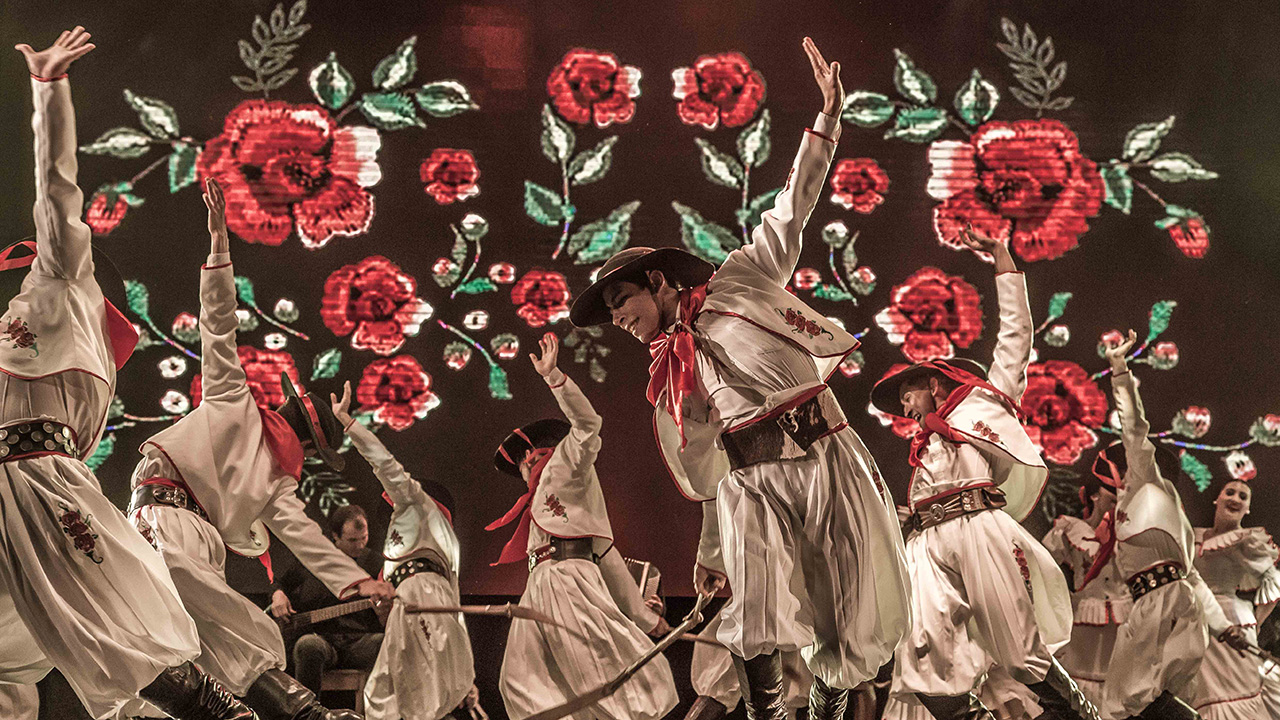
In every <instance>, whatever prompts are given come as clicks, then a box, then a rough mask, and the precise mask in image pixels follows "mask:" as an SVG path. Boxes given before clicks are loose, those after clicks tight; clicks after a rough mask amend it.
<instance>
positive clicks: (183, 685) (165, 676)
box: [138, 662, 258, 720]
mask: <svg viewBox="0 0 1280 720" xmlns="http://www.w3.org/2000/svg"><path fill="white" fill-rule="evenodd" d="M138 697H140V698H142V699H143V700H146V701H147V702H149V703H151V704H152V705H155V706H156V707H158V708H160V709H161V710H163V711H165V712H166V713H167V714H168V715H169V716H170V717H173V718H177V720H258V716H257V715H255V714H254V713H253V711H252V710H250V709H249V706H248V705H245V704H244V703H243V702H240V699H239V698H237V697H236V696H235V695H232V694H231V693H230V692H228V691H227V689H226V688H224V687H222V685H220V684H218V681H217V680H214V679H213V678H211V677H209V676H208V675H206V674H205V673H204V671H203V670H201V669H200V668H198V667H196V666H195V665H192V664H191V663H189V662H184V663H182V664H181V665H178V666H176V667H171V668H168V669H166V670H164V671H163V672H161V673H160V675H159V676H157V677H156V679H155V680H152V681H151V684H150V685H148V686H146V687H144V688H142V689H141V690H139V691H138Z"/></svg>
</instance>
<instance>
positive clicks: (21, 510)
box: [0, 27, 251, 720]
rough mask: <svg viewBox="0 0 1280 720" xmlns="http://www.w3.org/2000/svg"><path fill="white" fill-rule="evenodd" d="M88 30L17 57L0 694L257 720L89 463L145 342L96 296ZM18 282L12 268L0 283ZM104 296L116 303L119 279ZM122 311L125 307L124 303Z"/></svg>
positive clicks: (3, 369)
mask: <svg viewBox="0 0 1280 720" xmlns="http://www.w3.org/2000/svg"><path fill="white" fill-rule="evenodd" d="M88 40H89V34H88V33H86V32H85V31H84V28H82V27H77V28H76V29H75V30H72V31H69V32H64V33H62V35H60V36H59V37H58V40H57V42H55V43H54V44H53V46H52V47H50V48H48V49H46V50H43V51H41V52H35V51H33V50H32V49H31V47H30V46H29V45H25V44H24V45H18V46H17V49H18V50H20V51H21V52H22V53H23V55H25V56H26V59H27V67H28V69H29V70H30V71H31V77H32V81H31V90H32V95H33V99H34V104H35V113H34V115H33V117H32V129H33V130H34V131H35V168H36V203H35V210H34V217H35V224H36V238H35V243H34V250H35V256H34V258H32V257H31V256H30V255H29V254H27V255H26V256H25V257H20V253H21V252H23V251H25V252H27V253H29V252H30V250H31V249H32V247H33V246H32V245H30V244H26V243H22V244H19V245H17V246H11V247H10V248H7V249H6V250H5V251H4V252H3V253H0V255H3V257H4V265H5V266H6V267H8V268H15V267H21V266H22V265H23V264H24V263H25V264H27V265H28V266H29V270H28V271H27V272H26V276H25V278H24V279H23V280H22V283H21V288H20V290H18V291H17V292H16V294H14V293H11V294H9V295H8V297H7V298H6V301H7V307H6V308H5V312H4V316H3V319H2V320H0V323H2V326H3V327H5V328H7V330H6V333H7V334H6V336H5V337H3V338H0V627H3V628H4V631H3V633H0V682H7V683H19V684H21V683H27V684H30V683H35V682H36V681H38V680H39V679H40V678H42V677H44V675H45V674H46V673H48V672H49V670H50V669H51V668H52V667H55V666H56V667H57V668H58V669H59V670H61V671H62V674H63V675H65V676H66V678H67V681H68V682H69V683H70V684H71V687H72V688H73V689H74V690H75V692H76V695H77V696H79V698H80V701H81V702H82V703H83V704H84V706H85V708H87V709H88V711H89V713H90V714H91V715H93V717H95V718H107V717H112V716H114V715H115V714H116V713H117V712H118V711H119V710H120V709H121V708H122V707H123V706H124V705H125V704H126V703H128V702H130V701H135V702H136V698H137V697H139V696H141V697H144V698H146V699H147V700H150V701H151V702H153V703H155V704H156V705H158V706H160V707H161V708H163V709H164V710H165V712H167V713H169V714H170V715H172V716H173V717H175V718H179V719H180V720H181V719H188V718H189V719H195V718H201V719H207V718H220V719H222V720H227V719H230V718H248V717H251V712H250V711H249V709H248V708H247V707H245V706H244V705H243V704H242V703H240V702H239V701H238V700H236V699H235V698H234V697H232V696H231V695H230V694H229V693H227V691H226V690H224V689H223V688H222V687H221V686H219V685H218V684H217V683H216V682H215V681H214V680H212V679H211V678H209V677H208V676H207V675H205V674H204V673H203V672H201V671H200V670H199V669H197V668H196V667H195V666H193V665H192V664H191V663H190V660H192V659H193V658H195V657H196V655H198V654H199V645H198V642H197V638H196V628H195V625H194V624H193V623H192V621H191V618H190V617H188V615H187V613H186V611H185V610H184V609H183V607H182V602H181V600H180V599H179V597H178V593H177V591H176V590H175V589H174V584H173V582H172V581H171V580H170V579H169V572H168V570H167V569H165V566H164V562H163V561H162V560H161V559H160V558H159V557H158V556H157V555H156V553H155V550H153V549H152V548H151V547H150V546H148V545H147V542H146V541H145V540H143V539H142V537H141V536H139V535H138V533H137V531H135V530H134V529H133V527H132V526H131V525H129V523H128V521H127V520H126V519H125V518H124V516H123V515H121V514H120V511H119V510H117V509H116V508H115V506H113V505H112V504H111V503H110V502H109V501H108V500H107V498H106V497H104V496H103V495H102V490H101V487H100V486H99V484H98V480H97V478H95V477H94V475H93V473H92V472H91V471H90V470H89V468H88V466H86V465H85V464H84V462H83V461H82V459H83V458H86V457H89V456H90V455H91V454H93V451H94V448H95V447H96V446H97V444H98V441H99V439H100V438H101V435H102V431H103V428H104V427H105V426H106V420H107V408H108V406H109V405H110V404H111V398H112V396H113V395H114V393H115V386H116V371H117V370H118V369H119V368H120V367H121V366H123V365H124V362H125V360H127V359H128V357H129V354H130V353H131V352H132V351H133V347H134V345H135V344H136V343H137V340H138V336H137V333H136V332H134V331H133V326H132V324H131V323H129V321H128V320H126V319H125V318H124V316H123V315H121V314H120V311H119V310H118V309H116V307H115V306H113V305H112V304H111V303H109V302H107V301H106V299H105V298H104V297H103V289H104V286H102V285H100V284H99V280H98V279H97V278H95V271H97V273H98V274H99V276H106V275H108V274H109V273H108V272H107V271H108V270H109V269H110V268H109V261H107V260H106V259H105V258H99V261H98V262H97V263H95V262H94V259H93V257H92V250H91V247H90V231H89V228H88V226H86V225H85V224H84V223H83V222H81V221H80V213H81V211H82V209H83V207H84V196H83V195H82V194H81V192H80V189H79V188H78V187H76V130H75V114H74V111H73V110H72V106H71V86H70V81H68V80H67V75H66V73H67V68H68V67H69V66H70V65H71V63H72V61H74V60H76V59H78V58H80V57H83V56H84V55H85V53H88V52H89V51H90V50H92V49H93V47H94V46H93V45H92V44H91V43H89V41H88ZM15 272H18V271H17V270H15V269H9V270H7V271H6V272H5V273H4V274H5V275H7V276H10V277H11V275H10V274H11V273H15ZM105 289H106V290H107V292H110V293H112V294H113V295H115V296H117V297H119V298H123V283H122V281H121V280H119V279H118V277H117V278H116V279H115V280H114V285H110V284H109V285H108V286H106V288H105ZM121 301H123V300H121Z"/></svg>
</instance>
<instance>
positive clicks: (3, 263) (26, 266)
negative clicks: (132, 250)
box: [0, 235, 129, 313]
mask: <svg viewBox="0 0 1280 720" xmlns="http://www.w3.org/2000/svg"><path fill="white" fill-rule="evenodd" d="M35 257H36V239H35V236H34V235H32V236H30V237H26V238H23V239H22V240H19V241H17V242H15V243H12V244H11V245H9V246H8V247H6V248H5V249H3V250H0V313H3V312H4V311H5V310H7V309H8V307H9V301H11V300H13V299H14V298H15V297H17V296H18V293H19V292H22V281H23V280H25V279H26V277H27V273H28V272H30V270H31V263H32V261H34V260H35ZM93 277H94V279H95V280H97V281H98V287H100V288H102V296H103V297H105V298H106V299H107V300H108V301H110V302H111V304H112V305H115V306H116V309H117V310H119V311H120V312H124V311H125V309H126V308H128V307H129V302H128V296H127V295H126V294H125V291H124V278H123V277H121V276H120V269H119V268H117V267H116V264H115V263H114V262H112V261H111V258H110V257H107V254H106V253H105V252H103V251H101V250H99V249H98V246H97V245H94V246H93Z"/></svg>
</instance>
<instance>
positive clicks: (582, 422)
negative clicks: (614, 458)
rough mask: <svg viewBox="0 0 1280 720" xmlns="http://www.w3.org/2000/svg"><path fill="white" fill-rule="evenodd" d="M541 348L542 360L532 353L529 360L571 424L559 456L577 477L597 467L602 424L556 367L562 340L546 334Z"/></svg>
mask: <svg viewBox="0 0 1280 720" xmlns="http://www.w3.org/2000/svg"><path fill="white" fill-rule="evenodd" d="M538 346H539V348H540V350H541V356H538V355H534V354H533V353H530V354H529V360H530V361H532V362H533V368H534V369H535V370H537V371H538V374H539V375H541V376H542V379H543V380H545V381H546V383H547V386H548V387H550V388H551V394H552V395H554V396H555V398H556V403H557V404H559V405H560V411H561V412H563V413H564V416H565V418H566V419H567V420H568V421H569V425H570V426H571V429H570V430H569V436H568V437H566V438H565V439H564V440H562V441H561V443H560V446H559V449H558V451H557V452H560V453H562V454H563V457H564V461H565V462H566V463H568V465H569V467H570V468H571V469H572V470H573V471H574V475H575V476H576V475H577V474H578V471H580V470H586V469H587V468H589V467H590V466H591V465H592V464H593V463H595V461H596V455H598V454H599V453H600V426H601V424H602V421H601V419H600V415H598V414H597V413H596V411H595V408H593V407H591V401H590V400H587V396H586V395H584V394H582V389H581V388H579V387H578V384H577V383H575V382H574V381H573V379H572V378H570V377H569V376H568V375H565V374H564V372H563V371H561V370H560V368H558V367H556V361H557V360H558V359H559V357H560V338H558V337H556V334H555V333H547V334H545V335H543V336H542V340H541V341H539V343H538Z"/></svg>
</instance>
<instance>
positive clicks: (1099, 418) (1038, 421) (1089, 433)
mask: <svg viewBox="0 0 1280 720" xmlns="http://www.w3.org/2000/svg"><path fill="white" fill-rule="evenodd" d="M1022 409H1023V410H1024V411H1026V414H1027V417H1026V422H1027V425H1026V428H1027V434H1028V435H1030V436H1031V441H1032V442H1034V443H1035V444H1036V447H1039V448H1040V450H1041V452H1043V453H1044V456H1045V458H1047V459H1048V460H1049V462H1052V463H1057V464H1058V465H1072V464H1074V463H1075V462H1076V461H1077V460H1079V459H1080V456H1081V455H1082V454H1083V453H1084V451H1085V450H1088V449H1089V448H1091V447H1093V446H1094V445H1096V444H1097V443H1098V436H1097V435H1096V434H1095V433H1094V432H1093V430H1092V428H1097V427H1101V426H1102V423H1103V421H1105V420H1106V419H1107V396H1106V395H1105V394H1103V392H1102V391H1101V390H1099V389H1098V385H1097V383H1095V382H1094V381H1093V380H1092V379H1090V377H1089V374H1088V373H1086V372H1085V371H1084V368H1082V367H1080V366H1079V365H1077V364H1075V363H1073V362H1068V361H1066V360H1046V361H1044V362H1039V363H1034V364H1033V365H1031V367H1029V368H1027V391H1026V392H1025V393H1023V395H1022Z"/></svg>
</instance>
